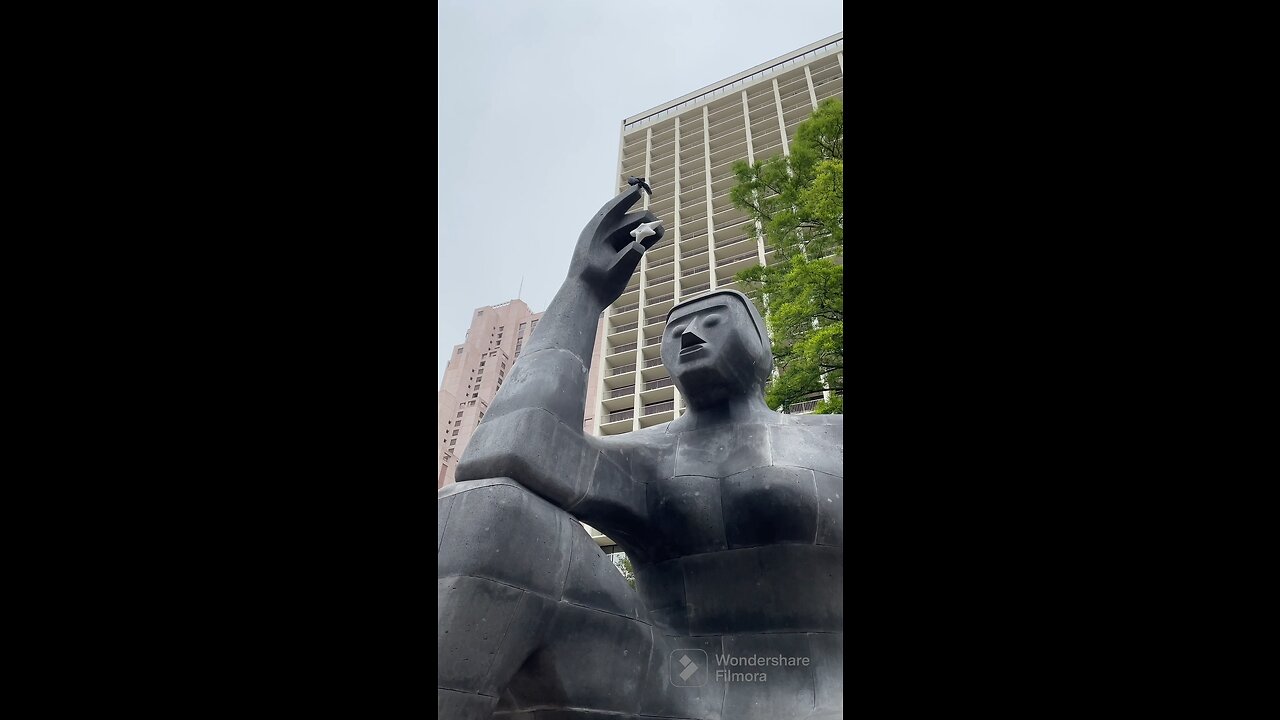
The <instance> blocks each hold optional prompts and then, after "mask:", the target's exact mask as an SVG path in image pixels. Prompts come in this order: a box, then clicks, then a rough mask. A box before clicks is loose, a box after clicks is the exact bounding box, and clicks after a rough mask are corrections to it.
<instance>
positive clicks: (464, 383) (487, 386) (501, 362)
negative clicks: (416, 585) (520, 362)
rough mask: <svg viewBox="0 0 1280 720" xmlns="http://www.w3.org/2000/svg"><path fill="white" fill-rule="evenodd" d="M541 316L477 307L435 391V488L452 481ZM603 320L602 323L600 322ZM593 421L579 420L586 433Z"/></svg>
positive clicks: (591, 385) (517, 304) (519, 305)
mask: <svg viewBox="0 0 1280 720" xmlns="http://www.w3.org/2000/svg"><path fill="white" fill-rule="evenodd" d="M541 317H542V313H540V312H538V313H535V312H533V311H532V310H530V309H529V306H528V305H526V304H525V303H524V301H522V300H510V301H508V302H505V303H502V304H501V305H490V306H487V307H482V308H477V309H476V310H475V312H474V313H473V314H472V317H471V328H470V329H469V330H467V336H466V339H464V340H463V342H462V344H461V345H455V346H454V348H453V352H452V354H451V355H450V356H449V364H448V366H447V367H446V368H445V371H444V381H443V382H442V383H441V384H440V390H439V392H437V393H436V438H437V444H436V487H437V488H440V487H444V486H445V485H447V484H449V483H451V482H453V481H454V480H453V473H454V470H455V468H456V467H457V465H458V459H459V458H461V457H462V454H463V452H464V451H465V450H466V449H467V442H468V441H469V440H470V439H471V433H472V431H473V430H475V428H476V426H477V425H479V424H480V420H481V418H483V417H484V414H485V412H487V411H488V409H489V405H490V404H492V403H493V398H494V397H495V396H496V395H497V394H498V388H500V387H502V383H503V381H505V380H506V377H507V374H508V373H510V372H511V366H512V365H514V364H515V362H516V360H517V359H518V358H519V357H520V352H521V350H522V348H523V346H524V345H525V343H526V342H528V340H529V337H530V336H532V334H533V331H534V328H536V327H537V325H538V320H539V319H540V318H541ZM603 321H604V319H603V316H602V317H601V322H602V323H603ZM599 364H600V360H599V357H593V358H592V363H591V376H590V378H589V379H588V385H587V387H588V397H587V405H586V406H587V407H589V408H590V407H595V405H596V403H595V392H594V389H595V387H596V385H597V379H598V377H599V372H600V369H599ZM593 419H594V417H587V418H584V420H583V428H584V429H585V430H586V431H587V432H588V433H589V432H591V428H592V426H593V424H594V423H593V422H592V421H593Z"/></svg>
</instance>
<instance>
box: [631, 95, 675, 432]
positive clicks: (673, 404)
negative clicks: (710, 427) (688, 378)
mask: <svg viewBox="0 0 1280 720" xmlns="http://www.w3.org/2000/svg"><path fill="white" fill-rule="evenodd" d="M675 136H676V138H675V141H676V147H675V158H673V159H674V160H675V174H676V178H675V188H676V197H675V211H674V212H675V221H674V222H675V229H674V232H675V237H674V238H672V241H671V242H672V243H674V246H675V257H676V274H675V276H676V289H675V293H676V298H675V302H680V295H681V292H682V290H681V288H682V287H683V285H684V278H682V277H681V276H680V273H681V272H682V271H681V268H680V265H681V262H680V255H681V252H680V118H679V117H677V118H676V127H675ZM640 369H641V370H643V368H640ZM668 374H670V373H669V371H668ZM672 389H673V391H674V392H675V395H673V396H672V404H671V407H672V408H673V409H674V410H675V417H680V408H681V407H682V406H683V405H684V398H682V397H680V388H677V387H675V381H672Z"/></svg>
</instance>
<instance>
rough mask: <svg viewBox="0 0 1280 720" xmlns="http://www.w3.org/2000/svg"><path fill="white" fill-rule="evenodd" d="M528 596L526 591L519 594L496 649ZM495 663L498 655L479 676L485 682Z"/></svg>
mask: <svg viewBox="0 0 1280 720" xmlns="http://www.w3.org/2000/svg"><path fill="white" fill-rule="evenodd" d="M528 596H529V591H528V590H526V591H524V592H522V593H520V600H519V601H518V602H517V603H516V609H515V612H513V613H511V616H510V617H508V618H507V626H506V627H504V628H502V635H501V636H499V637H498V647H502V642H503V641H504V640H506V639H507V633H509V632H511V623H513V622H515V619H516V618H517V617H519V616H520V608H522V607H524V602H525V599H526V598H528ZM497 661H498V654H497V653H494V654H493V657H492V658H490V659H489V667H487V668H485V669H484V675H481V676H480V677H481V678H483V679H484V680H485V681H486V682H487V681H488V680H490V678H489V673H491V672H493V664H494V663H495V662H497Z"/></svg>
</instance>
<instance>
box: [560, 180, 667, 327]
mask: <svg viewBox="0 0 1280 720" xmlns="http://www.w3.org/2000/svg"><path fill="white" fill-rule="evenodd" d="M639 199H640V186H639V185H631V186H629V187H628V188H627V189H626V190H624V191H622V194H620V195H618V196H617V197H615V198H614V199H612V200H610V201H609V202H607V203H605V205H604V207H602V208H600V212H598V213H596V216H595V217H593V218H591V222H589V223H587V226H586V227H585V228H583V229H582V234H581V235H579V236H578V246H577V248H575V249H574V251H573V260H572V261H571V262H570V265H569V278H570V279H577V280H579V281H581V282H582V283H583V284H584V286H585V287H586V289H587V290H588V291H589V292H590V293H591V295H592V296H593V297H594V298H595V299H597V300H599V301H600V309H602V310H603V309H604V308H605V307H607V306H608V305H609V304H611V303H612V302H613V301H614V300H617V299H618V296H619V295H621V294H622V291H623V289H625V288H626V287H627V281H628V280H630V278H631V274H632V273H633V272H635V269H636V266H637V265H639V264H640V256H642V255H644V251H645V250H648V249H649V248H651V247H653V245H654V243H656V242H658V241H659V240H661V239H662V236H663V234H664V232H665V229H664V228H663V227H662V226H661V225H651V226H650V228H651V229H652V231H653V233H654V234H652V235H647V236H643V237H642V238H641V239H640V240H637V239H636V237H635V236H634V235H632V234H631V233H632V231H633V230H635V229H636V228H637V227H639V226H640V224H641V223H653V222H655V221H657V220H658V218H657V216H656V215H654V214H653V213H651V212H649V211H648V210H644V211H637V212H631V213H629V212H627V208H630V207H631V206H632V205H635V204H636V201H637V200H639ZM642 235H643V233H642Z"/></svg>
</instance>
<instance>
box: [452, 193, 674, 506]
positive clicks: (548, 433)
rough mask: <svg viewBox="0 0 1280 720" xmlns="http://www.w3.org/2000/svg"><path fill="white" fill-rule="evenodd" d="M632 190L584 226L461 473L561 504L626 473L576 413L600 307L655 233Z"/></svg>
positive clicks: (606, 488)
mask: <svg viewBox="0 0 1280 720" xmlns="http://www.w3.org/2000/svg"><path fill="white" fill-rule="evenodd" d="M640 193H641V189H640V186H639V185H638V184H637V185H629V186H628V187H627V189H626V190H624V191H623V192H622V193H621V194H620V195H618V196H617V197H615V198H613V199H612V200H610V201H609V202H608V203H606V204H605V205H604V207H602V208H600V212H598V213H596V215H595V216H594V217H593V218H591V220H590V222H588V223H587V226H586V227H585V228H583V230H582V234H581V235H579V237H578V244H577V246H576V247H575V248H574V251H573V257H572V259H571V260H570V263H569V273H568V275H567V277H566V278H565V281H564V284H562V285H561V286H560V291H559V292H557V293H556V296H555V298H554V299H553V300H552V301H551V305H550V306H549V307H548V308H547V311H546V312H545V313H544V314H543V316H542V319H541V320H540V321H539V322H538V329H537V331H536V332H535V333H534V334H533V336H532V337H531V338H530V339H529V342H528V343H527V344H526V345H525V346H524V352H523V353H522V354H521V356H520V360H519V362H517V363H516V364H515V366H514V367H513V368H512V370H511V374H510V376H508V378H507V381H506V383H505V384H504V385H503V387H502V389H501V390H500V391H499V392H498V396H497V397H496V398H495V399H494V401H493V406H492V407H491V408H490V409H489V412H488V413H487V414H486V415H485V418H484V420H483V421H482V422H481V424H480V426H479V427H478V428H476V431H475V434H474V435H473V436H472V438H471V442H470V444H469V445H468V447H467V450H466V453H465V454H464V455H463V457H462V461H461V462H460V463H459V464H458V470H457V474H456V477H457V479H458V480H459V481H464V480H473V479H480V478H489V477H510V478H512V479H514V480H516V481H517V482H519V483H520V484H522V485H524V486H525V487H527V488H529V489H530V490H532V491H534V492H535V493H537V494H538V495H541V496H542V497H544V498H546V499H547V500H549V501H551V502H552V503H554V504H555V505H557V506H559V507H561V508H563V509H566V510H569V509H571V508H573V507H574V506H575V505H577V504H578V503H580V502H581V501H583V499H584V498H585V497H586V496H587V495H588V492H590V491H593V490H592V488H593V487H594V488H595V490H594V492H597V493H599V494H604V495H609V494H611V493H612V492H613V491H612V490H611V488H617V487H618V486H619V484H620V483H622V484H625V483H626V482H628V481H629V478H626V477H625V476H626V471H625V468H623V467H621V464H619V463H618V462H617V459H616V458H612V457H611V456H610V454H609V453H608V452H605V451H602V450H601V448H600V446H599V443H596V442H593V441H592V440H593V439H591V438H588V437H585V436H584V435H583V432H582V415H583V407H584V405H585V404H586V395H587V375H588V372H589V370H590V369H591V351H592V348H593V347H594V346H595V340H596V325H597V322H598V320H599V318H600V313H601V312H603V311H604V309H605V308H606V307H608V306H609V305H610V304H611V303H612V302H613V301H614V300H617V299H618V296H619V295H621V294H622V291H623V290H624V289H625V288H626V286H627V282H628V280H630V278H631V275H632V273H634V272H635V269H636V266H637V265H638V264H639V262H640V258H641V256H643V255H644V252H645V251H646V250H648V249H649V248H650V247H652V246H653V245H654V243H657V242H658V241H659V240H661V239H662V236H663V232H664V229H663V227H662V224H661V222H660V221H659V220H658V219H657V217H656V216H654V214H653V213H651V212H648V211H636V212H627V210H628V209H630V208H631V207H632V206H634V205H635V204H636V202H637V201H638V200H639V199H640V197H641V195H640ZM593 480H595V481H596V482H595V483H594V485H593ZM600 499H601V500H604V501H606V502H609V501H610V500H611V499H610V498H608V497H605V498H600ZM613 500H616V501H617V502H622V500H621V499H620V498H615V499H613ZM633 510H634V511H635V512H640V511H642V508H633Z"/></svg>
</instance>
